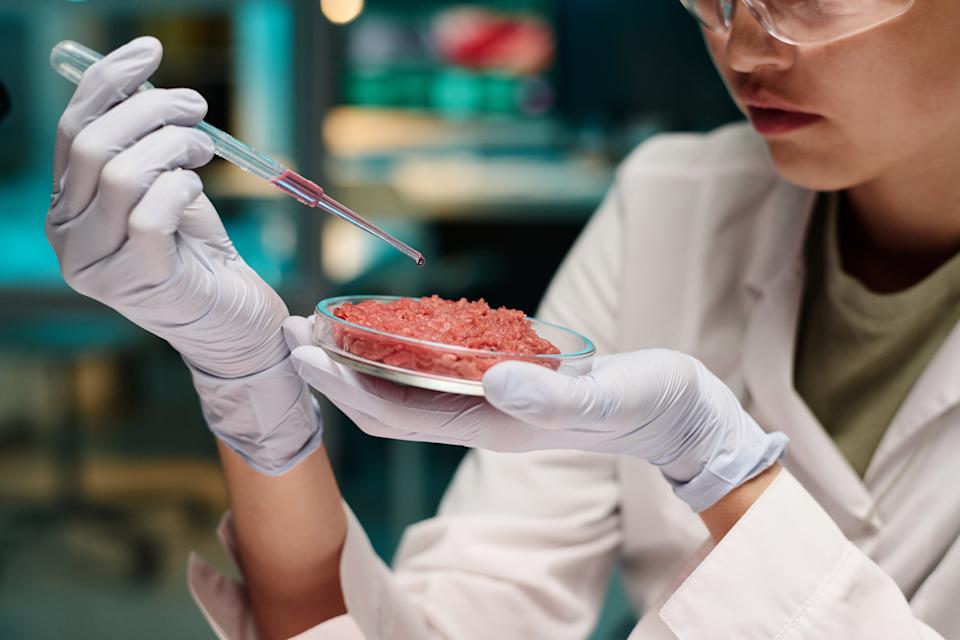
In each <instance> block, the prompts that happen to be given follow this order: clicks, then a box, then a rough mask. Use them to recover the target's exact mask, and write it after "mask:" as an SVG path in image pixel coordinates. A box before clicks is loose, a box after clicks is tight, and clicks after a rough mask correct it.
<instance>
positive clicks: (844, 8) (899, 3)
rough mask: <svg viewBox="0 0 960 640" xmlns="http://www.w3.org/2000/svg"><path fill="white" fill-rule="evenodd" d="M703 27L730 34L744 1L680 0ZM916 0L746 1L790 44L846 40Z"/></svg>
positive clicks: (770, 29) (898, 13)
mask: <svg viewBox="0 0 960 640" xmlns="http://www.w3.org/2000/svg"><path fill="white" fill-rule="evenodd" d="M680 2H681V4H683V6H685V7H686V8H687V10H688V11H689V12H690V13H691V14H693V17H695V18H696V19H697V21H698V22H700V24H702V25H703V26H704V27H706V28H707V29H709V30H710V31H714V32H716V33H726V32H728V31H729V30H730V27H731V26H732V24H733V14H734V11H735V10H736V7H737V5H738V4H739V3H740V0H680ZM913 3H914V0H743V4H745V5H747V9H749V10H750V13H751V14H753V17H754V18H756V19H757V22H759V23H760V24H761V25H762V26H763V28H764V29H766V30H767V32H769V33H770V35H772V36H773V37H774V38H776V39H777V40H781V41H783V42H786V43H787V44H819V43H823V42H831V41H833V40H839V39H841V38H846V37H848V36H852V35H854V34H857V33H860V32H861V31H866V30H868V29H872V28H874V27H876V26H878V25H880V24H882V23H884V22H887V21H888V20H893V19H894V18H896V17H898V16H901V15H903V14H904V13H906V12H907V10H909V9H910V7H912V6H913Z"/></svg>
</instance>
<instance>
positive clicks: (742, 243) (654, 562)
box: [190, 125, 960, 640]
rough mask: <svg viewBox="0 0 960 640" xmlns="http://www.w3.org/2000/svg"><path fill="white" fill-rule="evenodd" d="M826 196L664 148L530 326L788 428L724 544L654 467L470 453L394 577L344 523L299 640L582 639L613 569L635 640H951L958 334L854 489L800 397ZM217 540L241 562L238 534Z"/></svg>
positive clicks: (204, 568)
mask: <svg viewBox="0 0 960 640" xmlns="http://www.w3.org/2000/svg"><path fill="white" fill-rule="evenodd" d="M814 197H815V194H813V193H810V192H808V191H805V190H803V189H799V188H797V187H794V186H792V185H789V184H788V183H786V182H784V181H783V180H782V179H781V178H779V177H778V176H777V175H776V173H775V172H774V169H773V167H772V165H771V163H770V160H769V158H768V156H767V153H766V150H765V147H764V145H763V142H762V140H760V139H759V138H758V137H757V136H756V135H755V134H754V133H753V132H752V131H751V130H750V129H749V128H748V127H745V126H742V125H740V126H732V127H726V128H723V129H721V130H718V131H716V132H714V133H712V134H709V135H707V136H700V135H669V136H660V137H657V138H655V139H653V140H652V141H650V142H648V143H647V144H645V145H643V146H642V147H641V148H640V149H638V150H637V151H636V152H635V153H634V154H633V155H632V156H631V157H630V158H629V159H628V160H627V161H626V162H625V163H624V165H623V166H622V168H621V169H620V171H619V172H618V177H617V181H616V184H615V185H614V187H613V188H612V190H611V192H610V195H609V196H608V198H607V199H606V202H605V203H604V204H603V206H602V207H601V208H600V210H599V211H598V212H597V214H596V215H595V216H594V217H593V219H592V220H591V222H590V223H589V225H588V227H587V228H586V230H585V231H584V233H583V234H582V236H581V237H580V239H579V240H578V241H577V243H576V245H575V246H574V248H573V249H572V251H571V253H570V255H569V256H568V257H567V259H566V261H565V262H564V264H563V266H562V267H561V269H560V271H559V272H558V274H557V276H556V278H555V280H554V282H553V284H552V285H551V287H550V290H549V292H548V294H547V296H546V298H545V300H544V303H543V306H542V308H541V310H540V315H542V316H543V317H545V318H547V319H550V320H553V321H555V322H559V323H561V324H564V325H567V326H570V327H573V328H575V329H578V330H580V331H582V332H584V333H586V334H587V335H590V336H592V337H593V338H594V339H595V340H596V343H597V345H598V348H599V350H600V351H601V352H615V351H632V350H636V349H642V348H646V347H671V348H674V349H678V350H681V351H684V352H687V353H690V354H692V355H694V356H696V357H698V358H699V359H701V360H702V361H703V362H704V363H705V364H706V365H707V366H708V367H709V368H710V369H711V370H712V371H713V372H714V373H716V374H717V375H718V376H720V377H721V378H722V379H723V380H724V381H725V382H726V383H727V384H728V385H729V386H730V387H731V388H732V389H733V390H734V391H735V392H736V393H737V394H738V395H739V397H740V398H741V400H742V402H743V403H744V406H745V407H746V408H747V409H748V410H749V411H751V412H752V413H753V415H754V416H755V417H756V418H757V420H758V422H759V423H760V424H761V425H762V426H763V427H764V428H766V429H769V430H779V431H783V432H785V433H787V434H788V435H789V436H790V439H791V442H790V447H789V453H788V455H787V457H786V458H785V465H786V468H787V469H788V470H789V472H783V473H781V474H780V475H779V476H778V477H777V479H776V480H775V481H774V483H773V484H772V485H771V486H770V487H769V488H768V489H767V491H766V492H765V493H764V494H763V496H762V497H761V498H760V500H759V501H758V502H757V503H756V504H755V505H754V506H753V507H752V508H751V509H750V510H749V512H748V513H747V514H746V515H745V516H744V517H743V518H742V519H741V520H740V521H739V522H738V523H737V524H736V525H735V526H734V528H733V529H732V530H731V531H730V533H729V534H728V535H727V536H726V537H725V538H724V539H723V540H722V541H721V542H720V543H719V544H717V545H713V544H712V543H710V542H708V535H707V531H706V529H705V527H704V526H703V524H702V523H701V521H700V519H699V518H698V517H697V516H696V515H695V514H693V513H692V512H691V511H690V510H689V508H688V507H687V506H686V505H685V504H684V503H682V502H680V501H679V500H678V499H677V498H675V497H674V496H673V495H672V493H671V491H670V489H669V488H668V486H667V484H666V482H664V481H663V480H662V478H660V476H659V474H658V472H657V471H656V470H655V469H654V468H653V467H651V466H650V465H648V464H646V463H644V462H643V461H641V460H638V459H635V458H629V457H615V456H607V455H597V454H585V453H578V452H561V451H548V452H538V453H532V454H498V453H490V452H483V451H474V452H471V453H470V454H469V455H468V456H467V458H466V459H465V461H464V462H463V465H462V466H461V468H460V470H459V471H458V472H457V475H456V477H455V479H454V481H453V483H452V485H451V486H450V488H449V490H448V492H447V494H446V497H445V498H444V500H443V503H442V505H441V507H440V511H439V514H438V515H437V516H436V517H435V518H432V519H430V520H427V521H426V522H423V523H420V524H417V525H415V526H413V527H411V528H410V529H409V530H408V531H407V533H406V535H405V536H404V539H403V542H402V544H401V548H400V550H399V552H398V557H397V558H396V561H395V568H394V569H393V570H390V569H388V568H387V567H386V566H385V565H384V564H383V563H381V562H380V560H379V559H378V558H377V557H376V555H375V554H374V552H373V551H372V549H371V547H370V545H369V542H368V541H367V539H366V537H365V535H364V533H363V530H362V528H361V526H360V524H359V523H357V521H356V519H355V518H353V516H352V515H351V514H349V509H348V516H349V518H348V519H349V528H348V533H347V539H346V543H345V548H344V553H343V559H342V564H341V573H342V586H343V591H344V596H345V599H346V603H347V609H348V611H349V614H348V615H345V616H341V617H339V618H336V619H334V620H331V621H328V622H326V623H324V624H321V625H319V626H317V627H315V628H313V629H311V630H309V631H307V632H305V633H303V634H302V635H301V636H298V637H300V638H303V639H308V638H309V639H330V640H337V639H342V640H347V639H359V638H364V637H365V638H368V639H370V640H372V639H380V638H383V639H387V638H391V639H393V638H399V639H404V640H407V639H417V638H443V639H450V640H474V639H490V638H495V639H497V640H509V639H513V638H524V639H527V638H549V639H551V640H566V639H574V638H584V637H585V636H586V635H588V633H589V631H590V629H591V627H592V625H593V623H594V622H595V618H596V615H597V611H598V608H599V606H600V604H601V603H602V599H603V595H604V594H603V591H604V589H605V587H606V585H607V582H608V577H609V574H610V571H611V568H612V567H613V565H614V563H615V562H618V561H619V562H620V563H621V566H622V568H623V575H624V578H625V582H626V587H627V590H628V592H629V594H630V596H631V598H632V600H633V602H634V603H635V605H636V607H637V608H638V610H642V611H645V612H646V614H645V615H644V616H643V618H642V619H641V621H640V623H639V624H638V626H637V627H636V629H635V630H634V631H633V633H632V634H631V636H630V638H631V640H666V639H672V638H680V639H682V640H701V639H703V640H707V639H710V640H715V639H718V638H724V639H725V638H734V639H737V640H774V639H776V640H794V639H796V640H799V639H803V640H808V639H809V640H813V639H816V640H821V639H825V638H842V639H844V640H860V639H863V640H867V639H869V640H893V639H897V640H901V639H904V638H924V639H929V638H939V637H943V638H958V639H960V489H958V487H960V332H958V331H954V332H953V333H952V334H951V335H950V336H949V338H948V339H947V340H946V342H945V344H944V345H943V346H942V348H941V349H940V351H939V353H938V354H937V355H936V357H935V358H934V359H933V361H932V362H931V363H930V364H929V366H928V367H927V370H926V371H925V372H924V374H923V376H922V377H921V378H920V380H919V381H918V383H917V385H916V386H915V387H914V389H913V390H912V391H911V393H910V395H909V396H908V398H907V399H906V400H905V402H904V404H903V406H902V407H901V408H900V410H899V411H898V413H897V414H896V416H895V417H894V419H893V422H892V424H891V425H890V427H889V428H888V429H887V432H886V435H885V436H884V438H883V440H882V442H881V443H880V446H879V448H878V449H877V451H876V454H875V455H874V458H873V461H872V462H871V463H870V467H869V469H868V470H867V473H866V477H865V478H864V480H863V481H861V480H860V479H859V477H858V476H857V475H856V474H855V473H854V472H853V470H852V469H851V468H850V466H849V465H848V464H847V462H846V461H845V459H844V458H843V457H842V455H841V454H840V453H839V451H838V450H837V449H836V448H835V447H834V445H833V444H832V442H831V440H830V438H829V437H828V436H827V435H826V433H825V432H824V430H823V429H822V428H821V426H820V425H819V424H818V423H817V421H816V419H815V417H814V416H813V415H812V414H811V413H810V412H809V411H808V409H807V408H806V406H805V405H804V403H803V401H802V400H801V398H800V397H799V396H798V395H797V394H796V392H795V391H794V389H793V385H792V371H793V348H794V343H795V335H796V324H797V315H798V309H799V305H800V299H801V291H802V287H803V277H804V264H803V252H802V244H803V239H804V234H805V230H806V227H807V223H808V220H809V218H810V213H811V210H812V204H813V201H814ZM222 535H223V536H224V538H225V541H226V542H227V544H228V546H231V547H232V544H231V541H230V538H231V535H232V534H231V529H230V525H229V520H227V521H226V522H225V526H224V527H222ZM190 574H191V576H190V580H191V587H192V590H193V592H194V595H195V597H196V599H197V601H198V602H199V604H200V606H201V608H202V609H203V610H204V612H205V614H206V615H207V617H208V619H209V620H210V622H211V624H212V625H213V627H214V629H215V630H216V631H217V633H218V634H219V635H220V636H221V637H223V638H231V639H234V640H237V639H240V638H244V639H249V638H254V637H255V632H254V631H253V627H252V623H251V616H250V610H249V607H248V603H247V599H246V592H245V591H244V588H243V586H242V585H240V584H238V583H235V582H233V581H232V580H229V579H227V578H225V577H223V576H221V575H220V574H219V573H217V572H216V571H215V570H214V569H212V568H211V567H210V566H209V565H207V564H206V563H204V562H203V561H202V560H200V559H199V558H196V557H194V558H192V559H191V567H190Z"/></svg>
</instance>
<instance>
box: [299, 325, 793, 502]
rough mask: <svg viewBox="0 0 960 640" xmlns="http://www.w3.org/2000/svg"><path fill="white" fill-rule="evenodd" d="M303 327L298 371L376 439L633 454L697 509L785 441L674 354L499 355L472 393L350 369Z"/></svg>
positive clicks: (770, 458)
mask: <svg viewBox="0 0 960 640" xmlns="http://www.w3.org/2000/svg"><path fill="white" fill-rule="evenodd" d="M312 327H313V325H312V319H307V318H299V317H292V318H290V319H288V320H286V321H285V322H284V326H283V328H284V335H285V336H286V337H287V342H288V344H289V345H290V348H291V349H292V350H293V361H294V365H295V366H296V368H297V371H298V372H299V373H300V375H301V376H303V378H304V380H306V381H307V382H308V383H310V385H311V386H313V387H314V388H315V389H317V390H318V391H320V392H321V393H322V394H324V395H325V396H326V397H327V398H329V399H330V401H331V402H333V403H334V404H335V405H336V406H337V407H339V408H340V410H341V411H343V412H344V413H345V414H346V415H347V416H348V417H349V418H350V419H351V420H353V421H354V422H355V423H356V424H357V426H358V427H360V429H362V430H363V431H365V432H367V433H369V434H371V435H375V436H381V437H387V438H397V439H402V440H419V441H428V442H439V443H445V444H457V445H463V446H469V447H479V448H483V449H491V450H494V451H510V452H521V451H531V450H537V449H576V450H581V451H593V452H599V453H612V454H622V455H632V456H637V457H640V458H643V459H645V460H648V461H649V462H651V463H653V464H654V465H656V466H657V467H659V468H660V470H661V471H662V472H663V475H664V476H665V477H666V478H667V480H669V481H670V482H671V484H672V485H673V486H674V490H675V492H676V494H677V495H678V496H679V497H680V498H682V499H683V500H685V501H686V502H687V503H688V504H689V505H690V506H691V507H692V508H693V509H694V510H695V511H698V512H699V511H702V510H704V509H706V508H707V507H709V506H711V505H713V504H714V503H716V502H717V501H718V500H720V498H722V497H723V496H725V495H726V494H727V493H728V492H730V491H731V490H732V489H734V488H735V487H737V486H739V485H740V484H742V483H743V482H744V481H746V480H748V479H750V478H752V477H754V476H756V475H757V474H759V473H760V472H761V471H763V470H764V469H766V468H768V467H770V466H771V465H772V464H773V463H774V462H776V461H777V460H778V459H779V458H780V456H781V454H782V453H783V451H784V447H785V446H786V442H787V438H786V436H785V435H783V434H781V433H771V434H767V433H764V431H763V430H762V429H761V428H760V427H759V426H758V425H757V424H756V422H754V420H753V418H751V417H750V415H749V414H747V412H746V411H744V410H743V409H742V408H741V407H740V404H739V402H738V401H737V399H736V398H735V397H734V395H733V393H732V392H731V391H730V390H729V389H728V388H727V387H726V385H724V384H723V383H722V382H721V381H720V380H719V379H717V378H716V377H715V376H714V375H713V374H711V373H710V372H709V371H708V370H707V369H706V367H704V366H703V365H702V364H701V363H700V362H699V361H697V360H696V359H694V358H691V357H690V356H686V355H683V354H681V353H678V352H676V351H669V350H665V349H652V350H646V351H637V352H633V353H624V354H617V355H610V356H600V357H597V358H596V360H595V362H594V365H593V370H592V371H591V372H590V373H588V374H586V375H582V376H577V377H572V376H568V375H564V374H560V373H557V372H555V371H553V370H550V369H547V368H545V367H542V366H539V365H536V364H531V363H528V362H504V363H500V364H497V365H495V366H493V367H492V368H490V369H489V370H488V371H487V372H486V374H485V375H484V377H483V389H484V394H485V399H481V398H474V397H469V396H462V395H456V394H446V393H437V392H434V391H426V390H422V389H416V388H413V387H404V386H400V385H396V384H394V383H392V382H388V381H386V380H381V379H379V378H374V377H371V376H366V375H363V374H359V373H357V372H355V371H354V370H352V369H350V368H348V367H345V366H343V365H340V364H338V363H336V362H334V361H332V360H331V359H330V358H329V357H328V356H327V354H326V353H325V352H324V351H323V349H321V348H319V347H315V346H310V345H311V344H312V338H311V336H312Z"/></svg>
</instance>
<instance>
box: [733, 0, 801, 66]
mask: <svg viewBox="0 0 960 640" xmlns="http://www.w3.org/2000/svg"><path fill="white" fill-rule="evenodd" d="M726 40H727V42H726V46H725V47H724V49H723V55H724V59H725V60H726V62H727V65H728V66H729V67H730V68H731V69H733V70H734V71H737V72H739V73H752V72H754V71H757V70H759V69H761V68H763V67H766V68H767V69H768V70H784V69H788V68H789V67H790V66H791V65H793V59H794V55H795V53H796V47H794V46H793V45H789V44H787V43H785V42H781V41H780V40H777V39H776V38H774V37H773V36H772V35H770V34H769V33H768V32H767V30H766V29H764V28H763V25H761V24H760V20H759V18H757V17H756V16H754V15H753V14H752V12H751V10H750V8H749V7H748V6H747V3H746V2H744V0H738V1H737V6H736V9H735V10H734V12H733V22H732V24H731V25H730V30H729V31H728V32H727V34H726Z"/></svg>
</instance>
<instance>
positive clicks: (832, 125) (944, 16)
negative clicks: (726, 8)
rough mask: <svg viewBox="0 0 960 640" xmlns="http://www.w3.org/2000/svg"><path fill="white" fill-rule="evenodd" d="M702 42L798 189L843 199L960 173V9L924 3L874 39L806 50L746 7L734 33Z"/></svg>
mask: <svg viewBox="0 0 960 640" xmlns="http://www.w3.org/2000/svg"><path fill="white" fill-rule="evenodd" d="M704 38H705V39H706V42H707V47H708V48H709V50H710V55H711V57H712V58H713V61H714V64H715V65H716V66H717V69H718V70H719V71H720V74H721V75H722V76H723V79H724V82H725V83H726V85H727V88H728V89H729V90H730V93H731V95H732V96H733V98H734V100H735V101H736V103H737V105H738V106H739V107H740V109H741V111H743V112H744V114H746V115H748V116H749V117H750V118H751V120H752V121H753V123H754V127H755V128H757V130H758V131H759V132H760V133H761V134H762V135H763V136H764V138H765V140H766V142H767V145H768V146H769V148H770V152H771V155H772V157H773V160H774V163H775V164H776V166H777V169H778V171H779V172H780V173H781V175H783V177H784V178H786V179H787V180H789V181H791V182H793V183H795V184H798V185H801V186H803V187H807V188H810V189H816V190H821V191H827V190H839V189H846V188H850V187H854V186H857V185H860V184H864V183H867V182H870V181H872V180H874V179H877V178H880V177H883V176H887V175H896V173H897V172H898V171H900V170H903V169H906V170H914V171H915V170H917V169H918V168H923V167H930V168H931V170H933V169H937V168H939V170H941V171H942V170H943V164H944V163H953V164H954V166H956V165H958V164H960V157H958V153H960V152H958V149H960V0H916V4H915V5H914V6H913V8H911V9H910V11H908V12H907V13H906V14H904V15H903V16H900V17H899V18H896V19H894V20H892V21H890V22H887V23H885V24H882V25H880V26H879V27H876V28H874V29H872V30H870V31H866V32H864V33H861V34H859V35H856V36H852V37H849V38H845V39H843V40H838V41H836V42H832V43H828V44H821V45H807V46H792V45H788V44H784V43H783V42H780V41H779V40H776V39H775V38H773V37H772V36H770V35H769V34H768V33H767V32H766V31H764V29H763V27H761V26H760V25H759V24H758V23H757V21H756V20H754V18H753V16H752V15H750V12H749V11H748V10H747V8H746V6H745V5H743V4H742V3H740V4H739V5H738V7H737V11H736V15H735V18H734V24H733V28H732V29H731V30H730V32H728V33H726V34H716V33H713V32H710V31H704ZM764 107H767V108H766V109H764ZM784 110H786V111H788V112H789V111H793V112H803V113H805V114H807V115H792V116H791V115H790V114H789V113H788V114H784V113H783V111H784ZM811 114H812V115H811ZM815 116H818V117H815Z"/></svg>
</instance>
